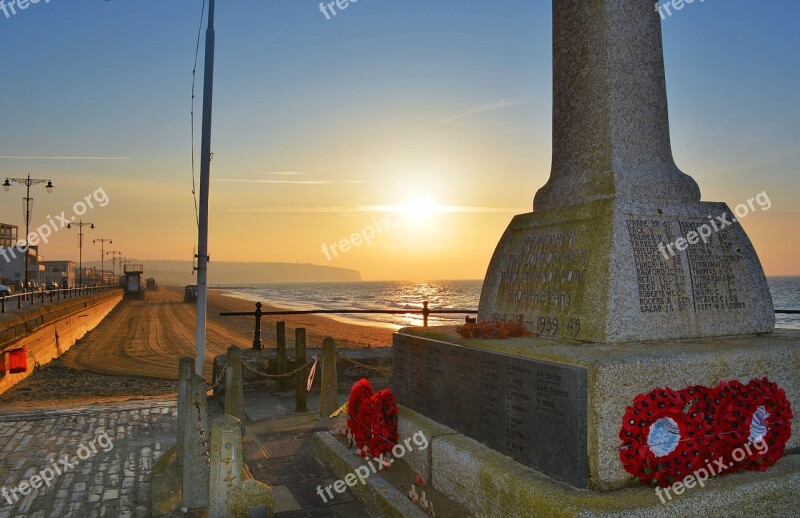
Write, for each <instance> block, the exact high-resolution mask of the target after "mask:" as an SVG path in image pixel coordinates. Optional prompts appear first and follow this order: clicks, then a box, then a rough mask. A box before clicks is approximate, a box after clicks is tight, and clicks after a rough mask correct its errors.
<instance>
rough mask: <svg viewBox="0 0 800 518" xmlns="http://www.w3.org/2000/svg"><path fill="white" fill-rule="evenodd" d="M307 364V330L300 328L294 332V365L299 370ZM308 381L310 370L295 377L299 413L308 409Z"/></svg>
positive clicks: (296, 402) (304, 370) (296, 409)
mask: <svg viewBox="0 0 800 518" xmlns="http://www.w3.org/2000/svg"><path fill="white" fill-rule="evenodd" d="M305 364H306V330H305V328H304V327H298V328H297V329H295V330H294V365H295V369H299V368H300V367H301V366H302V365H305ZM307 380H308V368H305V369H303V370H302V371H300V372H298V373H297V376H295V382H296V387H295V399H294V409H295V411H297V412H305V411H306V410H307V409H308V404H307V399H308V398H307V394H308V390H306V382H307Z"/></svg>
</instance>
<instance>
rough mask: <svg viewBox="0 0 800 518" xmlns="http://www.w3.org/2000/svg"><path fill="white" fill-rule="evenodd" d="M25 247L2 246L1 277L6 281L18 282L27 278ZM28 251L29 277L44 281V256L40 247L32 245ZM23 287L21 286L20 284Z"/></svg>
mask: <svg viewBox="0 0 800 518" xmlns="http://www.w3.org/2000/svg"><path fill="white" fill-rule="evenodd" d="M25 252H26V250H25V248H24V247H23V248H18V247H16V246H9V247H0V278H2V279H3V281H4V282H7V283H11V284H15V285H16V284H17V283H22V282H24V280H25ZM27 253H28V279H29V280H30V282H37V283H41V282H42V274H43V272H44V265H43V264H42V262H43V258H42V256H40V255H39V247H38V246H31V247H28V249H27ZM18 287H21V286H18Z"/></svg>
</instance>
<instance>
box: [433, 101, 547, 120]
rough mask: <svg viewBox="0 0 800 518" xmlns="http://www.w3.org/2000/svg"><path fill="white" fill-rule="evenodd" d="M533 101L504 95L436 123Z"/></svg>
mask: <svg viewBox="0 0 800 518" xmlns="http://www.w3.org/2000/svg"><path fill="white" fill-rule="evenodd" d="M530 102H531V101H530V100H529V99H525V98H522V97H504V98H502V99H497V100H495V101H492V102H490V103H487V104H483V105H481V106H476V107H475V108H470V109H469V110H467V111H465V112H462V113H459V114H458V115H454V116H452V117H448V118H447V119H443V120H440V121H439V122H437V123H436V124H447V123H449V122H453V121H457V120H460V119H466V118H467V117H472V116H474V115H480V114H481V113H488V112H493V111H495V110H501V109H503V108H509V107H511V106H519V105H520V104H528V103H530Z"/></svg>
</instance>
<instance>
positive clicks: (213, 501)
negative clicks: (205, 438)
mask: <svg viewBox="0 0 800 518" xmlns="http://www.w3.org/2000/svg"><path fill="white" fill-rule="evenodd" d="M211 426H212V429H211V452H210V455H211V473H210V477H209V484H210V485H209V486H208V488H207V489H208V492H209V495H208V518H226V517H227V516H229V514H228V495H229V493H231V491H232V490H233V488H235V487H236V486H238V485H239V482H240V481H241V479H242V468H243V466H242V462H243V459H242V457H243V455H242V423H241V421H239V420H238V419H236V418H235V417H233V416H232V415H227V414H226V415H223V416H220V417H218V418H216V419H214V424H212V425H211Z"/></svg>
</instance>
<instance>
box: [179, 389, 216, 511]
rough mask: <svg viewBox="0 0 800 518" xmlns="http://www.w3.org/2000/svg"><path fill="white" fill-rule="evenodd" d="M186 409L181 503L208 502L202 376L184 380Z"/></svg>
mask: <svg viewBox="0 0 800 518" xmlns="http://www.w3.org/2000/svg"><path fill="white" fill-rule="evenodd" d="M188 387H189V389H188V391H189V398H190V406H189V412H190V415H187V418H186V424H185V427H184V435H183V448H184V450H183V451H184V453H183V465H182V466H181V469H182V470H183V471H182V482H183V484H182V486H183V507H186V508H188V509H197V508H199V507H206V506H208V477H209V466H208V450H207V448H208V400H207V399H206V380H205V379H204V378H203V377H202V376H198V375H197V374H192V375H191V377H190V378H189V381H188Z"/></svg>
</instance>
